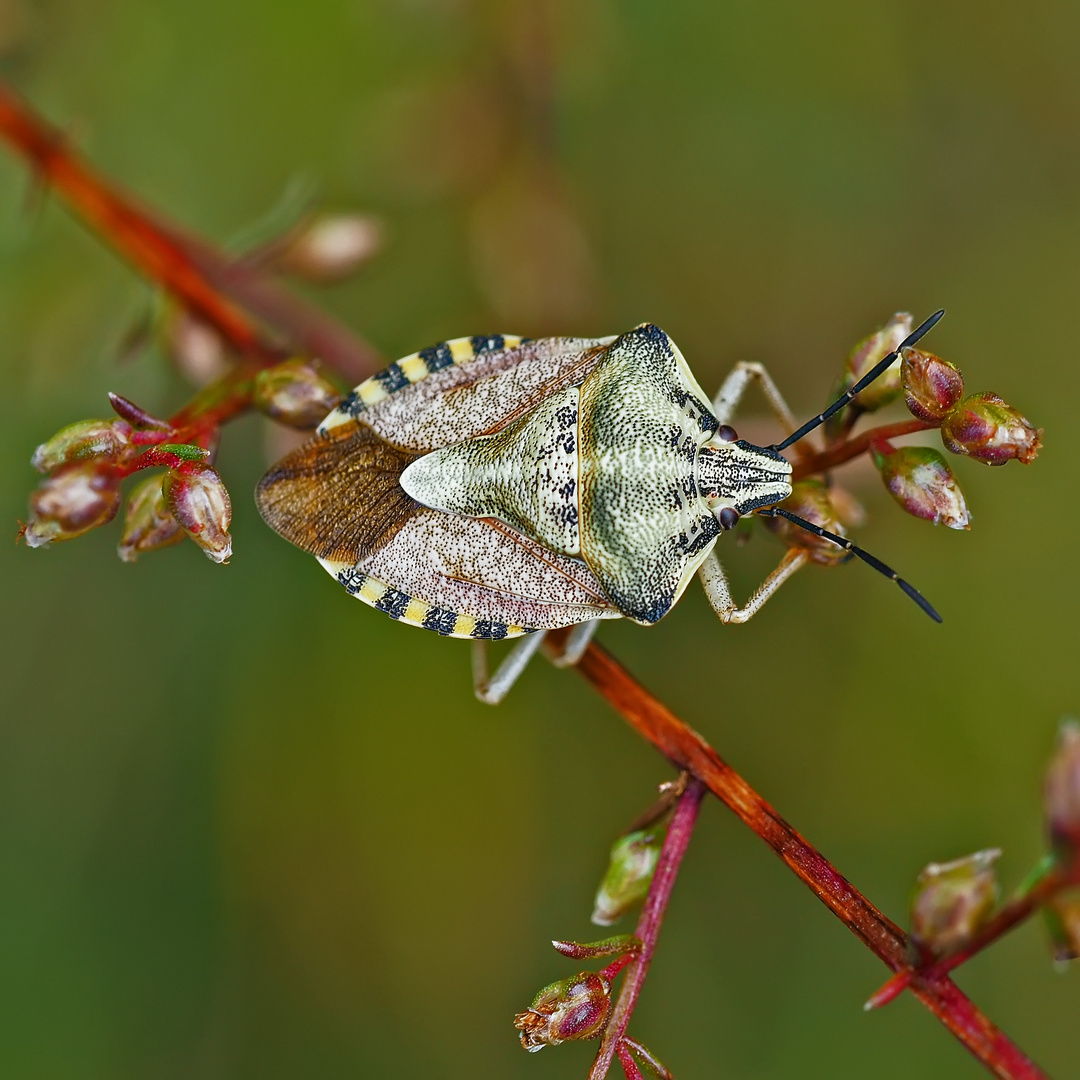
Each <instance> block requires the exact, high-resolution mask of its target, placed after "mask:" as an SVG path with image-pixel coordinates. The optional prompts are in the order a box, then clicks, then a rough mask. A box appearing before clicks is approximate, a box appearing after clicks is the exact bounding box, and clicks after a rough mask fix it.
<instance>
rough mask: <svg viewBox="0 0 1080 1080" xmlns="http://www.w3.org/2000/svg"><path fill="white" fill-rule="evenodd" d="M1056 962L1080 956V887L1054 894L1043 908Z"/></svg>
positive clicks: (1060, 962)
mask: <svg viewBox="0 0 1080 1080" xmlns="http://www.w3.org/2000/svg"><path fill="white" fill-rule="evenodd" d="M1043 913H1044V915H1045V917H1046V925H1047V929H1048V930H1049V931H1050V942H1051V947H1052V948H1053V951H1054V960H1055V962H1056V963H1059V964H1064V963H1066V962H1067V961H1069V960H1076V959H1077V958H1078V957H1080V889H1066V890H1065V891H1064V892H1060V893H1057V894H1056V895H1055V896H1052V897H1051V898H1050V899H1049V900H1048V901H1047V902H1046V906H1045V907H1044V908H1043Z"/></svg>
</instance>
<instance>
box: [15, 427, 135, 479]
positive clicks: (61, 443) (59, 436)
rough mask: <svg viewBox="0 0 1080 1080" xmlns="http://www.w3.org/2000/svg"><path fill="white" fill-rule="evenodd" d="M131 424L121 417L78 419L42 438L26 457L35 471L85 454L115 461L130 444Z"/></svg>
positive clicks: (61, 463)
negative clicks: (117, 418)
mask: <svg viewBox="0 0 1080 1080" xmlns="http://www.w3.org/2000/svg"><path fill="white" fill-rule="evenodd" d="M130 436H131V428H130V427H129V426H128V425H127V424H125V423H124V422H123V421H122V420H80V421H79V422H78V423H77V424H69V425H68V426H67V427H66V428H63V429H62V430H60V431H58V432H57V433H56V434H55V435H54V436H53V437H52V438H51V439H49V441H48V442H43V443H42V444H41V445H40V446H39V447H38V448H37V449H36V450H35V451H34V456H33V457H32V458H31V459H30V464H31V465H33V466H34V468H35V469H37V471H38V472H42V473H50V472H52V471H53V469H58V468H60V466H61V465H70V464H71V463H72V462H75V461H85V460H87V459H88V458H104V459H105V460H106V461H118V460H119V459H120V457H121V456H122V455H123V454H124V452H125V451H126V450H127V449H128V447H129V446H130V445H131V438H130Z"/></svg>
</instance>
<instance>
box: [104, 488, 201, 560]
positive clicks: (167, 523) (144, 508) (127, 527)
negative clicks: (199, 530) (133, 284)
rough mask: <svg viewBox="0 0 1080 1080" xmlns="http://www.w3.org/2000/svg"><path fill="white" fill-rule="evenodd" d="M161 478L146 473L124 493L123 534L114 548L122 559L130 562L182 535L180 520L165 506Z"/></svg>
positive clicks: (179, 538)
mask: <svg viewBox="0 0 1080 1080" xmlns="http://www.w3.org/2000/svg"><path fill="white" fill-rule="evenodd" d="M161 481H162V478H161V476H149V477H147V478H146V479H145V480H141V481H139V483H138V484H136V485H135V487H134V488H133V489H132V491H131V495H130V496H129V497H128V501H127V509H126V510H125V511H124V534H123V536H121V537H120V543H119V544H118V545H117V548H116V553H117V554H118V555H119V556H120V558H121V559H123V560H124V562H134V561H135V560H136V559H137V558H138V557H139V556H140V555H144V554H145V553H146V552H148V551H157V550H158V548H163V547H168V546H169V545H170V544H175V543H177V542H178V541H180V540H183V539H184V530H183V529H181V528H180V523H179V522H178V521H177V520H176V518H174V517H173V516H172V514H170V513H169V511H168V509H167V508H166V506H165V496H164V494H163V493H162V491H161Z"/></svg>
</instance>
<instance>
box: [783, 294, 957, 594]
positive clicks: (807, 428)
mask: <svg viewBox="0 0 1080 1080" xmlns="http://www.w3.org/2000/svg"><path fill="white" fill-rule="evenodd" d="M944 314H945V309H944V308H942V309H941V311H935V312H934V314H933V315H931V316H930V318H929V319H927V320H926V322H924V323H923V324H922V326H920V327H918V328H917V329H915V330H913V331H912V332H911V333H910V334H908V336H907V337H906V338H904V340H903V341H901V342H900V344H899V345H898V346H897V347H896V348H895V349H894V350H893V351H892V352H891V353H889V355H888V356H886V357H885V359H884V360H879V361H878V362H877V363H876V364H875V365H874V366H873V367H872V368H871V369H870V370H869V371H868V372H867V373H866V374H865V375H864V376H863V377H862V378H861V379H860V380H859V381H858V382H857V383H856V384H855V385H854V386H853V387H852V388H851V389H850V390H848V391H847V392H846V393H843V394H841V395H840V397H838V398H837V399H836V400H835V401H834V402H833V403H832V404H831V405H830V406H829V407H828V408H827V409H826V410H825V411H824V412H823V413H820V414H819V415H817V416H815V417H814V419H813V420H807V421H806V423H805V424H803V426H802V427H801V428H799V430H798V431H793V432H792V433H791V434H790V435H789V436H788V437H787V438H786V439H785V440H784V441H783V442H782V443H773V445H772V446H770V447H769V449H770V450H776V451H780V450H786V449H787V448H788V447H789V446H790V445H791V444H792V443H797V442H798V441H799V440H800V439H801V438H802V437H803V436H804V435H809V434H810V432H811V431H813V430H814V428H816V427H817V426H818V425H819V424H824V423H825V421H826V420H828V419H829V417H830V416H832V414H833V413H834V412H837V411H838V410H839V409H842V408H843V407H844V406H845V405H846V404H847V403H848V402H849V401H850V400H851V399H852V398H853V397H854V396H855V395H856V394H858V393H859V392H860V391H862V390H865V389H866V388H867V387H868V386H869V385H870V384H871V383H872V382H873V381H874V380H875V379H876V378H877V377H878V376H879V375H883V374H884V373H885V371H886V369H887V368H889V367H891V366H892V363H893V361H894V360H895V359H896V358H897V356H899V355H900V352H901V350H903V349H907V348H909V347H910V346H912V345H914V344H915V342H916V341H918V340H919V339H920V338H921V337H922V336H923V335H924V334H928V333H929V332H930V331H931V330H933V329H934V327H935V326H936V325H937V322H938V320H939V319H940V318H941V316H942V315H944ZM893 576H894V577H895V576H896V575H895V574H894V575H893ZM896 580H897V581H899V580H900V579H899V578H897V579H896Z"/></svg>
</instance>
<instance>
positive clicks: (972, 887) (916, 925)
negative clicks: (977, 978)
mask: <svg viewBox="0 0 1080 1080" xmlns="http://www.w3.org/2000/svg"><path fill="white" fill-rule="evenodd" d="M1000 855H1001V851H1000V850H999V849H998V848H990V849H988V850H986V851H977V852H975V854H973V855H966V856H965V857H964V858H962V859H956V860H955V861H953V862H948V863H930V864H929V865H928V866H927V867H926V868H925V869H924V870H923V872H922V873H921V874H920V875H919V877H918V880H917V882H916V885H915V893H914V896H913V897H912V900H911V943H912V946H913V947H914V949H915V951H916V953H917V961H919V962H925V961H926V960H928V959H932V958H936V957H939V956H943V955H945V954H946V953H949V952H951V951H953V950H954V949H956V948H958V947H959V946H961V945H963V944H964V942H966V941H967V940H969V939H970V938H971V936H972V935H973V934H974V933H975V932H976V931H977V930H979V928H980V927H982V926H983V925H985V923H986V922H987V921H988V920H989V918H990V916H991V915H992V914H993V910H994V905H995V904H996V903H997V899H998V883H997V875H996V874H995V872H994V863H995V862H996V861H997V859H998V858H999V857H1000Z"/></svg>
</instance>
